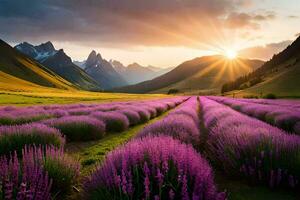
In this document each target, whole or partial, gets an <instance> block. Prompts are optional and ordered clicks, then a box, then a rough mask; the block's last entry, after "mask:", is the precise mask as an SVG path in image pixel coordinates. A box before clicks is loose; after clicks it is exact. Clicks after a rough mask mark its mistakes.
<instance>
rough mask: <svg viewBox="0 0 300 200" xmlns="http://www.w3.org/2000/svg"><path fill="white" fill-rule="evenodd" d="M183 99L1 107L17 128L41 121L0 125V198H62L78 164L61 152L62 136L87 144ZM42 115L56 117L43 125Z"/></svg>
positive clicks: (71, 182) (70, 187) (75, 174)
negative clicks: (86, 141) (83, 140)
mask: <svg viewBox="0 0 300 200" xmlns="http://www.w3.org/2000/svg"><path fill="white" fill-rule="evenodd" d="M184 100H186V98H172V99H162V100H156V101H151V102H150V101H145V102H137V103H136V104H135V105H134V103H133V102H130V103H112V104H105V105H71V106H39V107H37V106H35V107H27V108H12V107H5V108H1V109H0V110H1V113H2V117H3V116H4V117H7V116H8V118H10V120H11V119H13V120H16V119H17V120H16V121H18V123H19V122H22V123H25V122H29V121H36V120H42V119H43V120H42V121H39V123H37V122H34V123H29V124H21V125H2V126H0V199H50V198H52V197H53V196H56V195H59V196H61V195H65V194H68V193H69V192H70V190H71V189H72V186H74V184H76V183H77V182H78V177H79V171H80V164H79V163H78V162H77V161H74V160H72V159H71V158H70V157H68V156H67V155H66V154H65V153H64V150H63V147H64V144H65V137H67V139H68V140H69V139H70V140H80V139H93V138H98V137H99V135H103V133H104V131H122V130H124V129H126V128H128V126H130V125H135V124H137V123H141V122H144V121H147V120H149V119H150V118H153V117H156V116H158V115H159V114H161V113H163V112H164V111H166V110H168V109H170V108H173V107H175V106H176V105H178V104H180V103H181V102H182V101H184ZM100 108H101V109H100ZM58 109H59V110H58ZM75 109H76V112H75V111H74V110H75ZM31 112H32V113H33V114H32V115H31V114H30V113H31ZM53 113H56V115H55V114H53ZM57 113H60V114H59V115H57ZM72 114H74V115H75V116H72ZM42 115H44V116H50V115H51V117H56V118H53V119H46V120H45V117H40V116H42ZM28 116H31V117H33V119H31V120H29V118H30V117H28ZM37 116H39V117H37ZM46 118H48V117H46ZM19 119H22V120H19ZM23 119H26V120H23ZM28 120H29V121H28ZM16 121H14V122H16Z"/></svg>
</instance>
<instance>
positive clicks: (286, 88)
mask: <svg viewBox="0 0 300 200" xmlns="http://www.w3.org/2000/svg"><path fill="white" fill-rule="evenodd" d="M232 93H235V94H236V95H237V96H249V95H254V96H264V95H266V94H271V93H272V94H275V95H276V96H279V97H292V98H293V97H297V98H299V97H300V62H299V60H298V62H296V59H291V60H289V61H287V62H286V63H284V64H281V65H279V66H277V68H276V70H275V71H273V72H272V73H269V74H268V75H266V76H265V77H264V81H263V82H261V83H259V84H257V85H255V86H253V87H250V88H247V89H245V90H240V91H233V92H228V93H227V94H228V95H232Z"/></svg>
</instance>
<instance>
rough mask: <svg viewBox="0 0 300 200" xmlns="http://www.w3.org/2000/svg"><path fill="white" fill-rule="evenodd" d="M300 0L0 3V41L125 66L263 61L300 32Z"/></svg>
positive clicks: (44, 0) (6, 0) (11, 0)
mask: <svg viewBox="0 0 300 200" xmlns="http://www.w3.org/2000/svg"><path fill="white" fill-rule="evenodd" d="M299 27H300V3H299V0H64V1H63V0H0V38H1V39H3V40H5V41H6V42H8V43H9V44H11V45H15V44H18V43H20V42H23V41H27V42H30V43H32V44H40V43H42V42H46V41H52V42H53V44H54V45H55V47H56V48H57V49H60V48H63V49H64V51H65V52H66V53H67V54H68V55H69V56H70V57H71V58H72V59H73V60H84V59H86V57H87V56H88V54H89V53H90V52H91V50H93V49H94V50H96V51H97V52H99V53H101V55H102V57H104V58H105V59H107V60H109V59H114V60H119V61H121V62H122V63H123V64H125V65H128V64H130V63H133V62H138V63H140V64H142V65H153V66H158V67H172V66H177V65H178V64H180V63H181V62H183V61H186V60H189V59H193V58H195V57H200V56H203V55H213V54H223V53H224V52H226V51H228V50H233V51H238V52H239V55H240V56H242V57H248V58H258V59H263V60H268V59H269V58H271V57H272V55H273V54H274V53H278V52H280V51H281V50H283V49H284V48H285V47H287V46H288V45H289V44H290V43H291V42H292V41H293V40H295V39H296V37H297V35H298V34H299V33H300V29H299Z"/></svg>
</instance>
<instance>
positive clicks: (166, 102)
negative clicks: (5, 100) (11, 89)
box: [0, 97, 185, 125]
mask: <svg viewBox="0 0 300 200" xmlns="http://www.w3.org/2000/svg"><path fill="white" fill-rule="evenodd" d="M183 99H185V98H183V97H178V98H169V99H157V100H147V101H138V102H112V103H105V104H71V105H47V106H29V107H23V108H18V107H11V106H6V107H2V108H0V125H16V124H24V123H30V122H36V121H41V120H45V119H51V118H61V117H66V116H82V115H84V116H86V115H90V114H91V113H94V112H97V111H99V112H108V111H120V112H121V111H122V113H124V114H125V115H127V113H128V112H129V111H135V112H140V108H141V109H147V110H149V112H150V114H151V117H154V116H155V115H156V114H157V113H161V112H164V111H165V110H166V109H167V108H168V106H169V107H174V106H175V105H176V104H179V103H180V102H181V101H182V100H183ZM154 109H156V110H155V111H154ZM129 113H130V112H129ZM128 115H130V114H128ZM132 123H134V122H132Z"/></svg>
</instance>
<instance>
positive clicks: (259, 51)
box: [239, 40, 292, 60]
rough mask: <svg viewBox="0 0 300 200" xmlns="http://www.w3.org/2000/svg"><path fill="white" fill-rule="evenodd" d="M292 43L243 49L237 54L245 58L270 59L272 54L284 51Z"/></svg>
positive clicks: (283, 42)
mask: <svg viewBox="0 0 300 200" xmlns="http://www.w3.org/2000/svg"><path fill="white" fill-rule="evenodd" d="M291 43H292V41H291V40H286V41H282V42H278V43H270V44H266V45H265V46H255V47H250V48H246V49H243V50H241V51H240V52H239V55H240V56H242V57H247V58H256V59H262V60H268V59H270V58H271V57H272V56H273V55H274V54H277V53H279V52H281V51H282V50H284V49H285V48H286V47H287V46H289V45H290V44H291Z"/></svg>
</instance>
